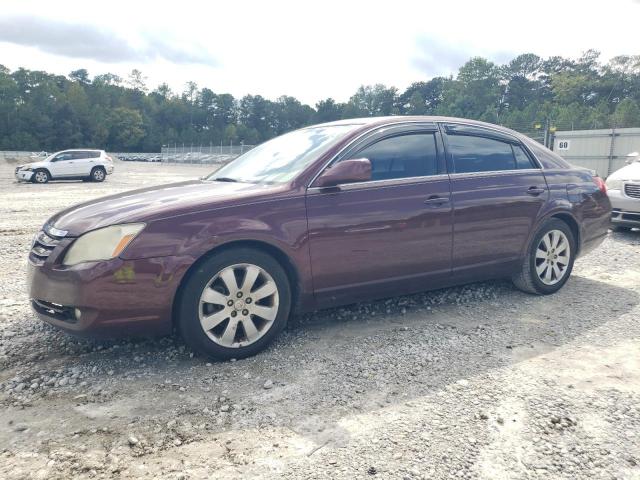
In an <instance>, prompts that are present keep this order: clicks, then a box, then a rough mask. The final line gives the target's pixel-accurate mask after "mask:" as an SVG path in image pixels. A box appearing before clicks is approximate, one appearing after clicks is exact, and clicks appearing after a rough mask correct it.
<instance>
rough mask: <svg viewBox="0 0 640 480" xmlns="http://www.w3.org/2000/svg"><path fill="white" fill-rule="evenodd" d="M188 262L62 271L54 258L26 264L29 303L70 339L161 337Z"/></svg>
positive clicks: (115, 263)
mask: <svg viewBox="0 0 640 480" xmlns="http://www.w3.org/2000/svg"><path fill="white" fill-rule="evenodd" d="M56 250H57V249H56ZM62 253H63V252H62ZM61 256H62V254H58V256H57V257H58V258H60V257H61ZM187 262H188V260H187V259H179V258H176V257H160V258H147V259H139V260H122V259H120V258H115V259H112V260H108V261H101V262H87V263H83V264H79V265H74V266H64V265H61V264H58V263H56V258H55V256H54V255H52V256H51V257H49V258H47V260H46V261H45V263H44V264H42V265H37V264H35V263H34V262H32V261H31V260H30V261H29V266H28V285H29V298H30V300H31V304H32V307H33V310H34V311H35V313H36V314H37V315H38V317H39V318H40V319H42V320H43V321H45V322H47V323H50V324H52V325H54V326H56V327H59V328H61V329H64V330H66V331H69V332H72V333H76V334H86V335H90V336H93V337H121V336H130V335H164V334H167V333H170V332H171V329H172V321H171V317H172V306H173V299H174V297H175V293H176V290H177V287H178V285H179V283H180V280H181V279H182V277H183V276H184V273H185V272H186V270H187V268H188V266H189V264H188V263H187ZM78 314H79V315H78Z"/></svg>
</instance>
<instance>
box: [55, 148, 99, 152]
mask: <svg viewBox="0 0 640 480" xmlns="http://www.w3.org/2000/svg"><path fill="white" fill-rule="evenodd" d="M62 152H104V150H100V149H98V148H67V149H65V150H58V151H57V152H56V153H62Z"/></svg>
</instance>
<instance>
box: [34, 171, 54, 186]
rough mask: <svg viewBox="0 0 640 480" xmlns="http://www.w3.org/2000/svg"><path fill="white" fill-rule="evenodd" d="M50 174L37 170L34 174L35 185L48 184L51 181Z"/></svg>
mask: <svg viewBox="0 0 640 480" xmlns="http://www.w3.org/2000/svg"><path fill="white" fill-rule="evenodd" d="M50 178H51V177H50V176H49V172H47V171H46V170H42V169H41V170H36V171H35V172H33V179H32V180H33V183H47V182H48V181H49V180H50Z"/></svg>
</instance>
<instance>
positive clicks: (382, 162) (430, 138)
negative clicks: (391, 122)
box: [350, 133, 438, 180]
mask: <svg viewBox="0 0 640 480" xmlns="http://www.w3.org/2000/svg"><path fill="white" fill-rule="evenodd" d="M350 158H368V159H369V161H370V162H371V179H372V180H389V179H393V178H408V177H422V176H425V175H436V174H437V173H438V155H437V150H436V139H435V137H434V135H433V134H432V133H414V134H407V135H400V136H397V137H391V138H385V139H382V140H379V141H377V142H376V143H374V144H372V145H369V146H368V147H365V148H364V149H362V150H360V151H359V152H358V153H356V154H354V155H351V157H350Z"/></svg>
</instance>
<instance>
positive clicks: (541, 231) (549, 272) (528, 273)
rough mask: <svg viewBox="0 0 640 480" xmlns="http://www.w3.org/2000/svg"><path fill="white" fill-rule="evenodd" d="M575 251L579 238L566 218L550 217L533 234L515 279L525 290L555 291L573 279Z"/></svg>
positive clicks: (543, 293)
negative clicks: (565, 220)
mask: <svg viewBox="0 0 640 480" xmlns="http://www.w3.org/2000/svg"><path fill="white" fill-rule="evenodd" d="M575 254H576V240H575V237H574V235H573V232H572V231H571V228H569V226H568V225H567V224H566V223H564V222H563V221H562V220H559V219H556V218H552V219H550V220H547V221H546V222H545V223H544V224H542V225H541V226H540V227H539V228H538V230H537V231H536V233H535V235H534V236H533V240H532V242H531V244H530V245H529V248H528V250H527V254H526V256H525V258H524V261H523V264H522V270H521V271H520V272H519V273H518V274H517V275H514V277H513V278H512V281H513V283H514V285H515V286H516V287H517V288H519V289H520V290H522V291H523V292H527V293H534V294H538V295H548V294H551V293H555V292H557V291H558V290H560V289H561V288H562V286H563V285H564V284H565V283H566V282H567V280H568V279H569V276H570V275H571V270H572V269H573V262H574V260H575Z"/></svg>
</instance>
